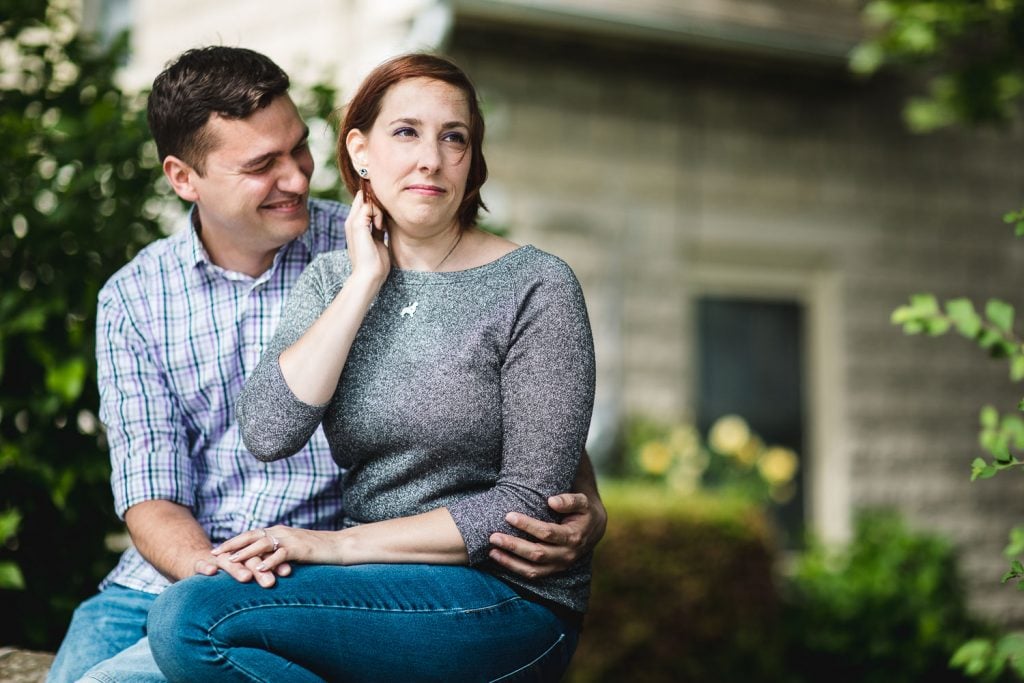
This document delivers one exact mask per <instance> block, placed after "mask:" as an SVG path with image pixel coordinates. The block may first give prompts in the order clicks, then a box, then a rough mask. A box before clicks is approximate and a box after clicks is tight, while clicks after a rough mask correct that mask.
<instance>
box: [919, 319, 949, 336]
mask: <svg viewBox="0 0 1024 683" xmlns="http://www.w3.org/2000/svg"><path fill="white" fill-rule="evenodd" d="M950 327H952V323H950V322H949V320H947V319H946V318H932V319H931V320H928V321H927V323H925V328H926V329H927V330H928V334H930V335H931V336H933V337H941V336H942V335H944V334H946V333H947V332H949V328H950Z"/></svg>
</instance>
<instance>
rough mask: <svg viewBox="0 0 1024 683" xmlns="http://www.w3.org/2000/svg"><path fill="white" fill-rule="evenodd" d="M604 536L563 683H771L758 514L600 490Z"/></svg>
mask: <svg viewBox="0 0 1024 683" xmlns="http://www.w3.org/2000/svg"><path fill="white" fill-rule="evenodd" d="M602 496H603V498H604V502H605V505H606V506H607V508H608V513H609V519H608V531H607V534H606V535H605V538H604V540H603V541H602V542H601V544H600V545H599V546H598V548H597V551H596V553H595V558H594V582H593V593H592V597H591V610H590V613H589V614H588V615H587V618H586V621H585V624H584V633H583V637H582V639H581V642H580V647H579V650H578V651H577V653H576V656H575V658H574V661H573V665H572V668H571V670H570V675H569V680H571V681H575V682H576V683H582V682H584V681H718V682H728V681H743V682H744V683H747V682H748V681H751V680H757V681H764V680H769V679H770V678H771V676H772V674H771V672H772V671H773V670H774V668H775V667H776V664H777V660H776V658H775V652H776V650H775V647H774V644H773V639H772V633H773V632H774V631H775V629H774V628H773V626H774V624H775V622H776V619H777V611H778V610H777V601H776V591H775V588H774V585H773V582H772V564H773V556H772V550H771V548H772V544H771V542H770V539H769V526H768V524H767V522H766V520H765V518H764V517H763V515H762V513H761V511H760V508H759V507H757V506H755V505H751V504H750V503H748V502H746V501H743V500H741V499H739V498H725V497H716V498H709V497H707V496H698V495H694V496H680V495H678V494H676V493H674V492H672V491H669V490H668V489H666V488H665V487H662V486H656V485H651V484H640V483H632V484H628V483H621V482H615V483H605V484H603V485H602Z"/></svg>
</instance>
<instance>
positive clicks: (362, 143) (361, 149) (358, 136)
mask: <svg viewBox="0 0 1024 683" xmlns="http://www.w3.org/2000/svg"><path fill="white" fill-rule="evenodd" d="M345 148H346V149H347V150H348V158H349V159H350V160H351V161H352V165H353V166H354V167H355V171H356V173H358V172H359V169H360V168H366V167H367V166H368V164H367V161H366V136H365V135H363V131H361V130H359V129H358V128H353V129H352V130H350V131H349V132H348V135H346V136H345Z"/></svg>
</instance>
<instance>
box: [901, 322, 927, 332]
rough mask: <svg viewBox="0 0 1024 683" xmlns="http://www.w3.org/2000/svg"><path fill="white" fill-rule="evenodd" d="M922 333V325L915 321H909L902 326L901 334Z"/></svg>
mask: <svg viewBox="0 0 1024 683" xmlns="http://www.w3.org/2000/svg"><path fill="white" fill-rule="evenodd" d="M922 332H924V325H923V324H921V323H920V322H918V321H917V320H911V321H909V322H907V323H905V324H904V325H903V334H921V333H922Z"/></svg>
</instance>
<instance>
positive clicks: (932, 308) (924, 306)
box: [910, 294, 939, 316]
mask: <svg viewBox="0 0 1024 683" xmlns="http://www.w3.org/2000/svg"><path fill="white" fill-rule="evenodd" d="M910 306H911V307H912V308H913V309H914V312H915V313H916V314H917V315H919V316H927V315H935V314H937V313H938V312H939V302H938V300H937V299H936V298H935V295H934V294H914V295H912V296H911V297H910Z"/></svg>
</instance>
